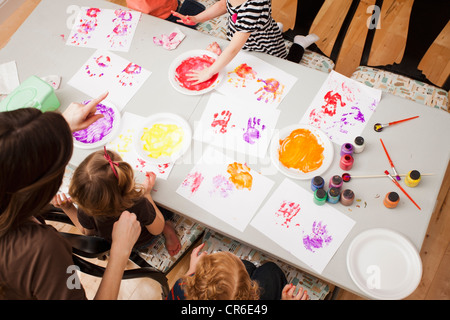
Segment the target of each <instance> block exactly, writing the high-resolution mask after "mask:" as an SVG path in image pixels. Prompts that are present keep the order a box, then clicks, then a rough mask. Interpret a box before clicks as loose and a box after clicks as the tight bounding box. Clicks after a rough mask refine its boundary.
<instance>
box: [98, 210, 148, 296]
mask: <svg viewBox="0 0 450 320" xmlns="http://www.w3.org/2000/svg"><path fill="white" fill-rule="evenodd" d="M140 233H141V224H140V223H139V221H137V218H136V215H135V214H134V213H130V212H128V211H124V212H122V215H121V216H120V218H119V220H118V221H117V222H116V223H114V227H113V231H112V244H111V250H110V255H109V259H108V260H109V261H108V265H107V266H106V270H105V273H104V274H103V277H102V282H101V283H100V286H99V288H98V290H97V294H96V295H95V297H94V299H95V300H115V299H117V296H118V294H119V289H120V282H121V281H122V277H123V272H124V270H125V267H126V265H127V263H128V258H129V257H130V254H131V250H132V248H133V246H134V244H135V243H136V241H137V239H138V237H139V234H140Z"/></svg>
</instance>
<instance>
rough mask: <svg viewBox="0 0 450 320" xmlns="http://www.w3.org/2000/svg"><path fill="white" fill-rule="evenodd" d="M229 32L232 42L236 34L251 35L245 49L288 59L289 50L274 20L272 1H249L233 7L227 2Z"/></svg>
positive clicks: (229, 38) (228, 35)
mask: <svg viewBox="0 0 450 320" xmlns="http://www.w3.org/2000/svg"><path fill="white" fill-rule="evenodd" d="M227 11H228V13H229V17H228V30H227V37H228V40H231V38H232V37H233V35H234V33H235V32H237V31H239V32H248V33H251V35H250V36H249V38H248V40H247V42H246V43H245V45H244V47H243V49H244V50H248V51H258V52H265V53H268V54H270V55H273V56H275V57H280V58H286V56H287V49H286V45H285V44H284V41H283V35H282V34H281V31H280V29H279V28H278V25H277V23H276V22H275V20H273V18H272V5H271V0H247V1H246V2H244V3H243V4H241V5H239V6H236V7H232V6H231V3H230V2H229V0H227Z"/></svg>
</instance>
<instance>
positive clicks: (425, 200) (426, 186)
mask: <svg viewBox="0 0 450 320" xmlns="http://www.w3.org/2000/svg"><path fill="white" fill-rule="evenodd" d="M74 3H76V6H74V5H73V4H74ZM77 6H79V7H81V6H91V7H94V6H97V7H100V8H117V7H118V6H117V5H114V4H112V3H110V2H104V1H101V0H81V1H74V0H60V1H50V0H42V1H41V3H40V4H39V5H38V6H37V8H36V9H35V10H34V11H33V12H32V14H31V15H30V16H29V18H28V19H27V20H26V21H25V22H24V23H23V25H22V26H21V27H20V28H19V30H18V31H17V32H16V33H15V34H14V36H13V37H12V38H11V40H10V42H9V43H8V44H7V45H6V46H5V48H3V49H2V50H1V51H0V63H4V62H8V61H11V60H15V61H16V63H17V67H18V72H19V78H20V81H24V80H25V79H26V78H28V77H29V76H31V75H37V76H45V75H50V74H57V75H60V76H62V83H61V86H60V89H59V90H58V91H57V96H58V98H59V100H60V102H61V109H64V108H65V107H66V106H68V105H69V104H70V102H72V101H78V102H79V101H83V100H85V99H86V98H88V97H86V95H84V94H83V93H81V92H79V91H78V90H76V89H74V88H72V87H71V86H69V85H67V81H68V80H69V79H70V78H71V77H72V76H73V74H74V73H75V72H76V71H77V70H78V69H79V68H80V66H82V65H83V63H84V62H85V61H86V60H87V59H88V58H89V57H90V56H91V55H92V54H93V52H94V51H95V49H89V48H76V47H73V46H66V44H65V40H66V39H67V36H68V35H69V33H70V29H69V27H68V26H67V24H68V22H69V26H70V21H71V20H73V19H74V18H75V16H76V9H77ZM174 26H175V25H174V24H171V23H169V22H167V21H164V20H161V19H157V18H154V17H152V16H148V15H143V16H142V17H141V21H140V22H139V24H138V27H137V29H136V33H135V35H134V39H133V43H132V46H131V49H130V51H129V52H126V53H122V52H119V53H117V52H115V53H117V54H119V55H120V56H122V57H124V58H125V59H128V60H130V61H133V62H135V63H138V64H140V65H142V67H144V68H146V69H147V70H150V71H151V72H152V74H151V76H150V77H149V79H148V80H147V81H146V82H145V83H144V85H143V86H142V87H141V89H140V90H139V91H138V92H137V94H136V95H135V96H134V97H133V98H132V99H131V100H130V102H129V103H128V104H127V106H126V107H125V108H124V109H123V112H124V111H128V112H132V113H135V114H138V115H141V116H145V117H147V116H150V115H152V114H154V113H157V112H173V113H176V114H178V115H180V116H182V117H183V118H185V119H186V120H188V122H189V124H190V125H191V127H192V128H194V123H195V121H196V120H198V119H200V116H201V114H202V112H203V110H204V108H205V106H206V103H207V101H208V98H209V95H210V94H209V93H208V94H205V95H203V96H187V95H183V94H181V93H178V92H177V91H175V90H174V89H173V88H172V86H171V85H170V83H169V80H168V76H167V70H168V67H169V65H170V63H171V62H172V61H173V60H174V59H175V58H176V57H177V56H178V55H180V54H181V53H183V52H185V51H188V50H193V49H202V48H206V47H207V45H208V44H210V43H211V42H213V41H217V42H218V43H219V44H220V45H221V47H222V48H224V47H226V45H227V41H225V40H222V39H217V38H213V37H211V36H209V35H206V34H203V33H200V32H198V31H195V30H192V29H189V28H185V27H180V28H182V31H183V33H185V34H186V38H185V39H184V41H183V42H182V43H181V44H180V45H179V47H178V48H177V49H176V50H173V51H167V50H165V49H163V48H162V47H158V46H155V45H154V44H153V41H152V38H153V36H160V35H161V34H164V33H165V34H167V33H169V32H170V31H172V30H173V28H174ZM62 35H64V37H63V36H62ZM253 54H255V56H257V57H258V58H260V59H263V60H265V61H267V62H269V63H271V64H272V65H275V66H277V67H278V68H280V69H283V70H285V71H286V72H289V73H291V74H292V75H294V76H296V77H298V81H297V83H296V84H295V86H294V88H293V89H292V90H291V92H290V93H289V94H288V96H287V97H286V98H285V99H284V100H283V102H282V103H281V105H280V106H279V109H280V110H281V114H280V117H279V120H278V123H277V128H278V129H281V128H283V127H285V126H287V125H291V124H295V123H298V122H299V121H300V119H301V117H302V115H303V113H304V112H305V111H306V109H307V108H308V106H309V104H310V103H311V101H312V100H313V98H314V96H315V94H316V92H317V91H318V90H319V88H320V87H321V85H322V83H323V82H324V80H325V79H326V77H327V74H326V73H323V72H320V71H316V70H313V69H310V68H307V67H304V66H301V65H298V64H294V63H292V62H289V61H286V60H282V59H279V58H275V57H272V56H269V55H264V54H257V53H253ZM414 115H420V118H419V119H416V120H413V121H414V123H413V122H412V121H411V122H410V123H408V124H406V123H405V124H399V125H396V126H393V127H390V128H388V129H386V130H384V131H383V132H382V133H376V132H375V131H374V130H373V125H374V124H375V123H377V122H379V123H386V122H389V121H393V120H398V119H403V118H407V117H410V116H414ZM362 136H363V137H364V138H365V140H366V147H365V150H364V151H363V153H361V154H358V157H357V161H355V164H354V166H353V168H352V170H351V174H352V175H358V174H364V175H365V174H383V172H384V170H386V169H390V168H389V164H388V162H387V159H386V155H385V154H384V152H383V151H382V149H381V146H380V142H379V138H383V140H384V142H385V143H386V144H387V145H388V146H389V147H388V150H389V151H390V153H391V156H392V155H393V154H395V165H396V168H397V169H399V171H400V172H401V173H407V172H408V171H409V170H412V169H417V170H419V171H420V172H422V173H424V172H432V173H434V175H432V176H427V177H423V178H422V181H421V182H420V184H419V186H418V187H416V188H414V189H413V188H408V189H407V191H408V193H409V194H410V195H411V196H412V198H413V199H414V200H415V201H416V202H417V203H418V204H419V205H420V206H421V208H422V210H421V211H419V210H418V209H417V208H416V207H415V206H414V205H413V204H412V203H411V202H410V201H409V200H408V199H407V198H406V197H405V196H403V194H402V193H401V191H400V190H398V189H397V187H395V186H394V185H393V183H392V182H391V181H389V179H386V178H379V179H354V180H352V181H350V182H349V183H347V184H346V185H345V186H346V187H348V188H350V189H352V190H354V191H355V194H356V198H357V199H361V202H360V203H358V204H359V205H360V208H357V207H356V203H355V204H354V205H353V206H352V207H350V208H351V211H350V210H348V207H345V206H343V205H341V204H336V205H335V208H337V209H338V210H340V211H341V212H343V213H344V214H346V215H348V216H349V217H350V218H352V219H354V220H355V221H356V224H355V226H354V227H353V229H352V230H351V232H350V233H349V235H348V236H347V238H346V240H345V241H344V242H343V244H342V245H341V247H340V248H339V249H338V251H337V252H336V254H335V255H334V257H333V258H332V259H331V261H330V262H329V264H328V265H327V267H326V268H325V270H324V271H323V273H322V274H317V273H315V272H314V270H312V269H311V268H309V267H308V266H306V265H305V264H304V263H303V262H302V261H300V260H299V259H297V258H295V257H294V256H293V255H292V254H290V253H289V252H287V251H286V250H284V249H283V248H281V247H280V246H278V245H277V244H276V243H274V242H273V241H271V240H270V239H268V238H267V237H265V236H264V235H263V234H261V233H260V232H259V231H257V230H256V229H254V228H253V227H252V226H250V225H249V226H248V227H247V228H246V230H245V231H244V232H240V231H238V230H236V229H234V228H232V227H230V226H229V225H228V224H226V223H224V222H223V221H221V220H219V219H218V218H216V217H214V216H213V215H211V214H209V213H208V212H206V211H204V210H202V209H200V208H199V207H197V206H196V205H194V204H193V203H191V202H189V201H188V200H186V199H185V198H183V197H181V196H180V195H178V194H177V193H176V192H175V191H176V189H177V188H178V186H179V185H180V183H181V182H182V181H183V179H184V178H185V176H186V175H187V174H188V173H189V171H190V170H191V169H192V167H193V166H194V164H195V162H196V160H198V159H199V158H200V157H201V151H202V150H204V149H205V148H206V145H202V144H201V143H199V142H198V141H192V146H191V150H190V151H189V152H188V153H187V154H186V155H185V156H184V157H183V158H182V159H180V160H179V161H178V162H177V164H176V165H175V166H174V168H173V170H172V172H171V174H170V177H169V179H168V180H166V181H164V180H161V181H159V180H158V182H157V186H156V188H157V190H158V191H157V192H155V193H154V194H153V197H154V200H155V201H156V202H157V203H159V204H160V205H162V206H164V207H167V208H169V209H171V210H173V211H175V212H177V213H180V214H183V215H185V216H187V217H189V218H191V219H193V220H196V221H198V222H200V223H201V224H203V225H205V226H207V227H209V228H211V229H213V230H217V231H218V232H220V233H222V234H225V235H228V236H230V237H232V238H235V239H237V240H239V241H241V242H243V243H246V244H248V245H251V246H253V247H255V248H257V249H259V250H261V251H263V252H266V253H269V254H270V255H273V256H275V257H277V258H279V259H281V260H283V261H286V262H288V263H290V264H291V265H293V266H295V267H298V268H300V269H302V270H305V271H306V272H309V273H311V274H314V275H315V276H317V277H319V278H322V279H324V280H325V281H328V282H331V283H333V284H335V285H337V286H339V287H341V288H343V289H345V290H348V291H351V292H353V293H355V294H358V295H360V296H365V294H364V293H363V292H362V291H361V290H360V289H359V288H358V287H357V286H356V285H355V283H354V282H353V280H352V279H351V277H350V275H349V272H348V271H347V265H346V254H347V249H348V247H349V245H350V243H351V241H352V239H353V238H354V237H355V236H357V235H358V234H359V233H361V232H362V231H364V230H367V229H371V228H389V229H393V230H396V231H398V232H400V233H401V234H403V235H404V236H406V237H407V238H408V239H410V240H411V241H412V243H413V244H414V245H415V247H416V248H417V250H419V251H420V248H421V246H422V243H423V240H424V237H425V233H426V231H427V227H428V223H429V220H430V217H431V214H432V212H433V209H434V206H435V204H436V197H437V195H438V192H439V189H440V186H441V184H442V180H443V177H444V174H445V170H446V167H447V164H448V161H449V155H450V147H449V146H450V144H449V142H448V137H450V116H449V115H448V114H447V113H445V112H442V111H440V110H437V109H432V108H430V107H427V106H424V105H421V104H419V103H415V102H412V101H409V100H406V99H402V98H399V97H395V96H393V95H390V94H385V93H383V96H382V99H381V102H380V104H379V105H378V107H377V109H376V112H375V113H374V115H373V116H372V117H371V119H370V122H369V123H368V124H367V126H366V128H365V130H364V132H363V133H362ZM92 151H93V150H80V149H75V150H74V155H73V158H72V160H71V163H73V164H75V165H77V164H78V163H80V162H81V161H82V160H83V159H84V158H85V157H86V156H87V155H88V154H89V153H91V152H92ZM339 151H340V146H338V145H336V144H334V153H335V154H334V159H335V160H334V161H333V164H332V165H331V167H330V168H329V169H328V170H327V171H326V172H325V173H324V174H323V175H322V176H323V177H324V179H325V180H326V181H328V180H329V179H330V177H331V176H332V175H334V174H339V175H340V174H342V173H343V171H342V170H341V169H340V168H339V164H338V160H336V159H339ZM248 161H249V163H251V164H252V167H253V168H254V169H255V170H258V169H259V170H261V169H264V170H265V171H264V172H269V173H268V174H267V176H268V177H269V178H270V179H272V180H273V181H275V186H274V187H273V189H272V190H275V189H276V187H277V186H278V185H279V183H280V182H281V181H282V180H283V179H284V178H285V176H284V175H282V174H281V173H279V172H278V171H276V169H275V168H274V166H273V165H272V164H271V162H270V158H269V156H266V158H265V159H262V160H256V159H254V158H252V159H248ZM296 183H298V184H299V185H300V186H302V187H304V188H306V189H308V190H310V189H309V188H310V181H309V180H307V181H306V180H296ZM389 191H397V192H398V193H399V195H400V197H401V202H400V205H399V206H398V207H397V208H396V209H395V210H389V209H386V208H385V207H384V206H383V204H382V200H383V198H384V196H385V195H386V193H388V192H389Z"/></svg>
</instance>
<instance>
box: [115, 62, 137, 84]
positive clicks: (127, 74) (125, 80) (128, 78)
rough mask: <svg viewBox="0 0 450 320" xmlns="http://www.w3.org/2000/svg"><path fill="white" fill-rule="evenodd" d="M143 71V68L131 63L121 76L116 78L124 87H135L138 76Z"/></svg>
mask: <svg viewBox="0 0 450 320" xmlns="http://www.w3.org/2000/svg"><path fill="white" fill-rule="evenodd" d="M141 71H142V67H141V66H139V65H137V64H135V63H132V62H130V63H129V64H128V65H127V66H126V67H125V69H123V70H122V72H121V73H120V74H118V75H117V76H116V78H118V81H119V84H120V85H121V86H122V87H125V86H133V85H134V84H135V81H136V76H137V75H138V74H140V73H141Z"/></svg>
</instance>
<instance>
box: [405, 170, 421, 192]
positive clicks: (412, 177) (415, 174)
mask: <svg viewBox="0 0 450 320" xmlns="http://www.w3.org/2000/svg"><path fill="white" fill-rule="evenodd" d="M419 182H420V172H419V171H417V170H411V171H410V172H408V174H407V175H406V177H405V184H406V185H407V186H408V187H411V188H414V187H415V186H417V185H418V184H419Z"/></svg>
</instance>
